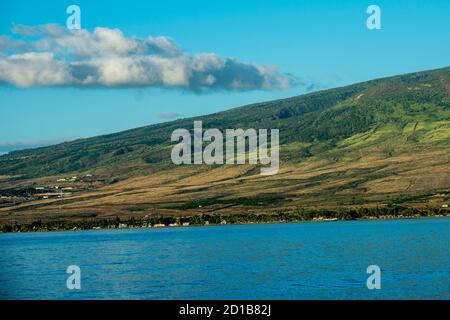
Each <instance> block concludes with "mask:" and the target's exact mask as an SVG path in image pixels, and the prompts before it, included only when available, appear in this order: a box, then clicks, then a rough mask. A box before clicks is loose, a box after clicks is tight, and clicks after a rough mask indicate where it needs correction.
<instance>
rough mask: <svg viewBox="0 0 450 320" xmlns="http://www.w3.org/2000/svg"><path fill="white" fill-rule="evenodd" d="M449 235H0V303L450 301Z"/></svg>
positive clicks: (369, 227)
mask: <svg viewBox="0 0 450 320" xmlns="http://www.w3.org/2000/svg"><path fill="white" fill-rule="evenodd" d="M449 236H450V219H449V218H434V219H433V218H431V219H408V220H406V219H405V220H378V221H349V222H306V223H287V224H265V225H225V226H208V227H185V228H167V229H128V230H95V231H74V232H46V233H22V234H1V235H0V299H449V298H450V237H449ZM69 265H77V266H79V267H80V269H81V290H69V289H68V288H67V286H66V280H67V278H68V276H69V275H68V274H67V273H66V269H67V267H68V266H69ZM369 265H378V266H379V267H380V268H381V289H380V290H369V289H368V288H367V286H366V281H367V278H368V276H369V275H368V274H367V273H366V269H367V267H368V266H369Z"/></svg>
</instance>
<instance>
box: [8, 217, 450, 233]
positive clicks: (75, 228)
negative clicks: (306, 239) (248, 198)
mask: <svg viewBox="0 0 450 320" xmlns="http://www.w3.org/2000/svg"><path fill="white" fill-rule="evenodd" d="M446 213H447V214H434V215H409V216H408V215H397V216H393V215H384V216H383V215H382V216H378V217H373V216H365V217H360V218H355V219H338V218H321V217H315V218H313V219H309V220H289V221H286V220H284V221H282V220H280V221H261V222H254V221H241V222H235V223H205V224H189V225H178V224H177V225H164V226H163V225H156V226H154V225H152V226H149V225H146V226H142V225H141V226H136V225H130V226H128V225H126V226H119V227H112V226H108V227H92V228H78V227H73V228H60V229H36V230H26V231H25V230H24V231H22V230H15V231H8V232H5V231H3V230H0V234H13V233H35V232H36V233H44V232H65V231H102V230H103V231H104V230H128V229H171V228H189V227H214V226H230V225H255V224H282V223H303V222H305V223H306V222H337V221H342V222H345V221H347V222H348V221H370V220H405V219H423V218H448V217H449V215H448V212H446ZM2 227H4V225H3V226H2Z"/></svg>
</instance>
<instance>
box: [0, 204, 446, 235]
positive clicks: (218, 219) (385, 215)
mask: <svg viewBox="0 0 450 320" xmlns="http://www.w3.org/2000/svg"><path fill="white" fill-rule="evenodd" d="M449 213H450V210H449V209H448V208H445V209H444V208H420V209H419V208H408V207H401V206H394V207H376V208H358V209H348V210H343V209H339V210H326V209H321V210H304V209H299V210H297V211H295V212H278V213H273V214H267V213H264V214H254V213H248V214H247V213H243V214H230V215H219V214H202V215H191V216H182V217H175V216H152V217H146V218H134V217H130V218H120V217H115V218H112V219H101V220H94V219H87V220H81V221H42V220H36V221H33V222H32V223H28V224H19V223H17V222H10V223H2V224H0V232H2V233H12V232H45V231H66V230H67V231H68V230H92V229H94V230H96V229H127V228H162V227H182V226H185V227H186V226H204V225H225V224H251V223H282V222H301V221H337V220H363V219H368V220H370V219H400V218H420V217H447V216H449Z"/></svg>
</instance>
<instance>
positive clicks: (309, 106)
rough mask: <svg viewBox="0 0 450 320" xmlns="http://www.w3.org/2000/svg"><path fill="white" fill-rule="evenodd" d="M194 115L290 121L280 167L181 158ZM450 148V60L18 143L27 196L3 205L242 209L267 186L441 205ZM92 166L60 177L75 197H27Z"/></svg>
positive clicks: (7, 161) (292, 194) (19, 189)
mask: <svg viewBox="0 0 450 320" xmlns="http://www.w3.org/2000/svg"><path fill="white" fill-rule="evenodd" d="M194 120H202V121H203V127H204V129H206V128H219V129H222V130H225V129H227V128H244V129H245V128H256V129H258V128H278V129H279V130H280V144H281V148H280V157H281V167H280V169H281V170H280V173H279V174H277V175H275V176H272V177H262V176H260V175H259V170H256V169H255V166H251V165H244V166H242V165H241V166H212V167H207V166H203V165H200V166H198V165H191V166H175V165H173V164H172V163H171V158H170V152H171V143H170V136H171V133H172V131H173V130H174V129H176V128H187V129H192V127H193V121H194ZM449 147H450V68H448V67H447V68H443V69H438V70H431V71H424V72H417V73H412V74H407V75H401V76H396V77H390V78H385V79H378V80H373V81H368V82H364V83H359V84H355V85H350V86H346V87H342V88H336V89H331V90H325V91H321V92H316V93H311V94H307V95H302V96H298V97H293V98H288V99H283V100H277V101H271V102H266V103H258V104H253V105H249V106H244V107H240V108H236V109H232V110H228V111H224V112H220V113H216V114H212V115H207V116H202V117H196V118H192V119H182V120H177V121H172V122H168V123H163V124H157V125H151V126H146V127H142V128H138V129H133V130H128V131H124V132H120V133H116V134H110V135H105V136H99V137H94V138H89V139H80V140H76V141H72V142H67V143H63V144H60V145H56V146H50V147H44V148H38V149H32V150H23V151H16V152H12V153H10V154H8V155H4V156H1V157H0V193H1V194H4V195H6V196H8V197H10V198H12V197H13V196H15V197H16V198H15V201H14V205H11V201H9V202H8V201H6V202H7V203H6V204H4V205H3V208H0V219H1V217H2V213H4V214H6V213H8V214H11V212H12V213H16V212H17V214H18V216H21V217H22V216H23V217H28V218H27V219H31V218H30V217H29V216H27V214H28V213H31V212H33V215H34V217H39V218H48V219H50V218H54V217H61V214H64V215H72V218H81V217H83V215H87V216H89V215H91V216H92V217H100V216H114V215H116V214H117V215H121V214H122V215H136V214H137V215H139V214H156V213H158V214H162V213H167V214H169V213H170V214H175V213H178V212H179V211H180V210H181V211H186V210H187V211H189V210H192V213H198V212H203V211H204V210H214V211H223V212H225V213H233V212H234V211H236V210H237V211H239V210H243V209H245V210H253V209H252V208H253V207H252V205H242V203H241V202H242V201H241V200H242V198H246V199H252V198H255V199H259V200H261V195H262V196H265V195H267V194H270V195H271V197H270V199H274V198H273V197H275V198H276V199H279V200H277V201H276V205H277V207H279V208H284V207H285V208H294V207H295V208H299V207H314V206H326V207H339V206H351V205H362V204H364V205H366V204H371V205H379V204H383V203H386V202H392V201H397V202H398V201H406V200H405V199H414V201H416V202H417V201H419V200H420V201H419V202H421V203H428V202H430V203H434V202H435V200H436V194H437V195H439V194H440V195H442V194H444V196H441V198H439V199H438V200H436V201H437V203H441V202H442V201H447V197H446V196H445V195H446V194H448V193H447V192H448V190H449V188H450V172H449V167H450V166H449V156H450V153H449V150H450V149H449ZM86 174H88V176H91V175H93V176H94V177H95V179H94V178H89V179H87V178H86V179H82V180H79V181H77V182H73V181H72V182H67V183H66V182H64V183H60V184H62V185H64V186H65V187H66V188H70V187H72V189H74V190H76V191H74V192H73V193H72V194H71V195H70V196H69V197H67V198H64V199H45V200H43V199H39V198H36V196H34V197H28V198H27V197H26V196H25V194H28V195H29V192H28V193H27V192H25V191H24V190H26V188H29V187H30V186H33V185H45V186H51V185H54V184H55V181H56V180H57V179H58V178H61V177H67V176H72V175H77V176H84V175H86ZM433 197H434V198H433ZM263 198H264V197H263ZM230 199H231V200H230ZM233 199H241V200H239V201H238V200H236V201H234V200H233ZM402 199H403V200H402ZM418 199H419V200H418ZM259 200H258V201H256V203H260V202H261V203H263V204H262V206H263V207H264V208H265V209H262V208H261V206H256V209H254V210H256V211H255V212H263V211H264V210H266V208H268V209H267V210H269V211H270V210H272V209H270V206H266V205H264V203H265V202H264V200H263V201H259ZM199 201H200V202H199ZM202 201H203V202H202ZM233 201H234V202H233ZM433 201H434V202H433ZM198 203H200V204H199V205H200V207H199V205H198ZM202 203H203V204H204V205H202ZM61 206H63V209H64V210H62V209H61ZM194 209H195V210H194ZM62 211H63V212H64V213H61V212H62ZM80 214H81V216H80ZM13 215H14V214H13ZM3 217H5V216H3Z"/></svg>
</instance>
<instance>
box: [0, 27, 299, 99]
mask: <svg viewBox="0 0 450 320" xmlns="http://www.w3.org/2000/svg"><path fill="white" fill-rule="evenodd" d="M12 31H13V33H14V34H15V35H16V36H17V37H18V38H19V39H14V38H11V37H7V36H0V82H1V83H8V84H12V85H15V86H18V87H36V86H76V87H84V86H96V87H165V88H184V89H188V90H193V91H197V92H201V91H207V90H236V91H242V90H275V89H283V88H287V87H289V86H290V85H291V84H292V83H293V77H292V76H288V75H284V74H280V73H279V72H278V70H277V69H276V68H274V67H268V66H262V65H255V64H251V63H244V62H240V61H238V60H236V59H233V58H222V57H220V56H219V55H217V54H215V53H201V54H197V55H193V56H192V55H189V54H187V53H186V52H183V51H182V50H181V49H180V48H179V47H178V46H177V45H176V44H175V43H174V42H173V41H172V40H171V39H170V38H168V37H163V36H159V37H148V38H145V39H143V38H137V37H127V36H125V35H124V34H123V33H122V31H121V30H119V29H109V28H100V27H98V28H95V29H94V31H92V32H90V31H88V30H85V29H82V30H67V29H65V28H63V27H61V26H59V25H55V24H47V25H40V26H25V25H15V26H14V27H13V29H12Z"/></svg>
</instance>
